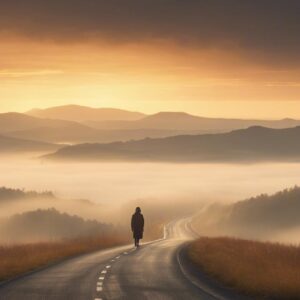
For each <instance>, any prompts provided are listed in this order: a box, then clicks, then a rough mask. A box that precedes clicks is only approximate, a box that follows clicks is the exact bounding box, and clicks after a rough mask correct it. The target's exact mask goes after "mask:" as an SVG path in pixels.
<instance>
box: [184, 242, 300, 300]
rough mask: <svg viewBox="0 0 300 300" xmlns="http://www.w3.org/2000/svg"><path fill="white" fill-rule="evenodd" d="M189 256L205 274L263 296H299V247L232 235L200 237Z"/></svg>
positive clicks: (293, 297) (284, 297) (297, 297)
mask: <svg viewBox="0 0 300 300" xmlns="http://www.w3.org/2000/svg"><path fill="white" fill-rule="evenodd" d="M188 253H189V257H190V258H191V260H192V261H193V262H194V263H195V264H196V265H197V266H199V267H200V268H201V270H203V271H204V272H206V273H207V274H209V275H211V276H213V277H214V278H216V279H217V280H219V281H220V282H223V283H224V284H226V285H227V286H230V287H233V288H236V289H238V290H239V291H241V292H244V293H247V294H250V295H253V296H257V297H258V298H267V299H300V247H297V246H286V245H281V244H273V243H262V242H255V241H247V240H241V239H233V238H201V239H200V240H197V241H195V242H194V243H192V244H191V245H190V246H189V249H188Z"/></svg>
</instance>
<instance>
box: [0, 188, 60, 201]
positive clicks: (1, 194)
mask: <svg viewBox="0 0 300 300" xmlns="http://www.w3.org/2000/svg"><path fill="white" fill-rule="evenodd" d="M34 198H46V199H54V195H53V193H52V192H49V191H46V192H42V193H38V192H36V191H24V190H20V189H11V188H6V187H0V204H1V203H3V202H11V201H14V200H22V199H34Z"/></svg>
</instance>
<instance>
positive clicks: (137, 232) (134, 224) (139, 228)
mask: <svg viewBox="0 0 300 300" xmlns="http://www.w3.org/2000/svg"><path fill="white" fill-rule="evenodd" d="M144 224H145V222H144V216H143V215H142V213H141V209H140V208H139V207H137V208H136V209H135V213H134V214H133V215H132V218H131V230H132V232H133V238H134V246H135V247H137V248H138V247H139V246H140V239H142V238H143V233H144Z"/></svg>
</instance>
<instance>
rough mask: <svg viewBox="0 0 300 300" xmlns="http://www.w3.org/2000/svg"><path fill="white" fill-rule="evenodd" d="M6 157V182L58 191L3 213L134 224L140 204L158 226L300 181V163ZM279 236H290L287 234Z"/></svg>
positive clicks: (3, 179) (12, 205)
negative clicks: (51, 211)
mask: <svg viewBox="0 0 300 300" xmlns="http://www.w3.org/2000/svg"><path fill="white" fill-rule="evenodd" d="M0 162H1V172H2V176H1V181H0V185H1V186H5V187H9V188H23V189H25V190H34V191H38V192H42V191H52V192H53V193H54V194H55V196H56V198H57V199H50V200H49V199H48V200H47V201H40V200H38V199H35V200H32V201H27V203H26V204H23V203H20V202H14V203H10V204H8V203H6V204H2V208H1V214H0V217H1V218H3V217H9V216H10V215H13V214H14V213H21V212H26V211H31V210H35V209H38V208H43V209H46V208H51V207H55V208H56V209H58V210H59V211H61V212H66V213H70V214H76V215H79V216H80V217H83V218H85V219H87V218H92V219H97V220H98V221H100V222H107V223H113V224H121V225H128V223H129V219H130V215H131V213H132V212H133V210H134V208H135V206H137V205H139V206H141V207H142V210H143V213H144V215H145V217H146V220H147V222H148V224H152V225H153V226H156V225H157V224H160V223H161V222H164V221H167V220H168V219H170V218H174V217H176V216H180V215H187V214H192V213H194V212H195V211H197V210H198V209H199V210H200V209H201V208H202V207H203V206H207V205H209V204H211V203H215V202H221V203H225V204H228V203H233V202H236V201H239V200H243V199H245V198H249V197H252V196H256V195H257V194H261V193H270V194H272V193H274V192H277V191H279V190H282V189H285V188H287V187H291V186H294V185H295V184H297V183H299V182H300V164H282V163H280V164H269V163H268V164H262V163H261V164H167V163H166V164H164V163H66V164H63V163H47V162H41V161H40V160H38V159H29V158H20V157H19V158H16V157H15V158H14V159H7V158H2V159H0ZM74 199H88V200H89V201H91V202H92V203H91V202H84V201H75V200H74ZM93 203H95V204H93ZM3 208H5V209H3ZM148 230H149V227H148ZM149 232H150V230H149ZM207 235H209V233H207ZM293 235H295V236H296V235H297V234H296V233H294V231H293ZM278 236H280V237H281V238H280V240H284V239H285V237H284V234H282V233H278ZM287 240H290V239H287Z"/></svg>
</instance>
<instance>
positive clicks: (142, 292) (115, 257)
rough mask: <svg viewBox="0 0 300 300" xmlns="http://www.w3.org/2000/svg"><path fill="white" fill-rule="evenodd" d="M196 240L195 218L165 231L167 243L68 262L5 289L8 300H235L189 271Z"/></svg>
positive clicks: (1, 292) (2, 294)
mask: <svg viewBox="0 0 300 300" xmlns="http://www.w3.org/2000/svg"><path fill="white" fill-rule="evenodd" d="M195 237H196V234H195V232H194V231H193V230H192V228H191V226H190V219H189V218H186V219H180V220H177V221H174V222H171V223H170V224H168V225H167V226H166V227H165V233H164V238H163V239H161V240H157V241H154V242H151V243H147V244H144V245H142V246H141V247H140V248H139V249H134V248H133V247H131V246H124V247H117V248H113V249H109V250H104V251H99V252H96V253H92V254H88V255H82V256H79V257H76V258H72V259H68V260H66V261H65V262H62V263H60V264H57V265H54V266H51V267H49V268H47V269H44V270H41V271H38V272H35V273H32V274H30V275H26V276H23V277H21V278H19V279H16V280H13V281H11V282H9V283H6V284H3V285H2V286H0V299H1V300H2V299H3V300H4V299H5V300H20V299H22V300H44V299H45V300H46V299H47V300H48V299H49V300H50V299H51V300H52V299H55V300H57V299H58V300H69V299H70V300H110V299H129V300H143V299H151V300H153V299H154V300H159V299H162V300H165V299H167V300H168V299H178V300H189V299H199V300H213V299H214V300H215V299H230V300H232V299H242V298H241V297H233V296H232V295H230V293H229V294H227V292H224V291H223V290H222V289H221V290H219V289H218V288H217V287H216V289H215V288H214V284H211V283H210V282H209V280H208V281H207V280H206V279H205V277H203V280H202V279H201V276H200V277H195V276H193V275H191V274H190V273H189V271H188V270H187V269H185V267H184V264H183V263H182V261H181V258H180V257H181V256H180V249H181V248H182V246H183V245H184V244H185V243H186V242H187V241H188V240H190V239H193V238H195Z"/></svg>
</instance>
